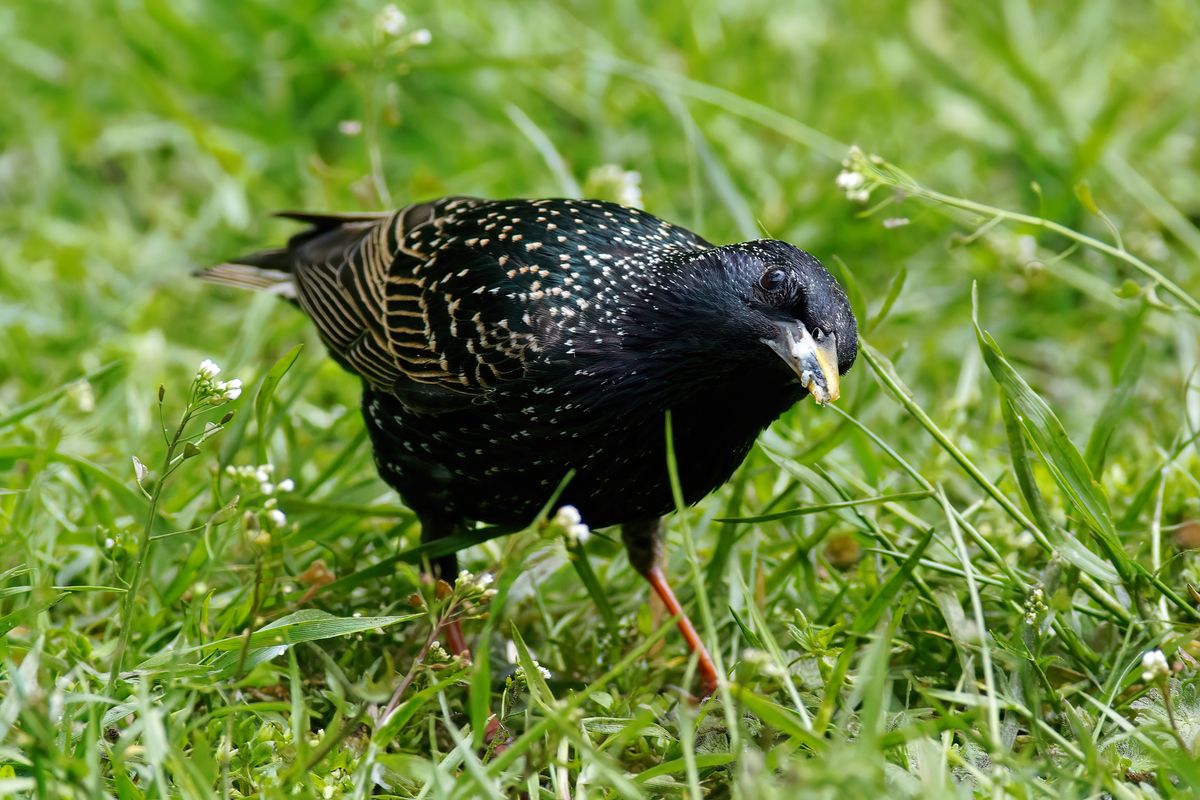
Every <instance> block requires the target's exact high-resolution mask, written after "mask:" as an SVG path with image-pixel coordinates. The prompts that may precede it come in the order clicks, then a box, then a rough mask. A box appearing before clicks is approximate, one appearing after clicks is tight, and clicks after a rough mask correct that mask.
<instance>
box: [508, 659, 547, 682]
mask: <svg viewBox="0 0 1200 800" xmlns="http://www.w3.org/2000/svg"><path fill="white" fill-rule="evenodd" d="M533 668H534V669H536V670H537V671H538V672H540V673H542V677H543V678H545V679H546V680H550V679H551V678H552V677H554V676H553V675H552V674H551V672H550V670H548V669H546V668H545V667H543V666H542V665H541V664H539V663H538V662H537V659H536V658H535V659H533ZM513 678H515V679H516V680H519V681H524V680H525V668H524V667H521V666H518V667H517V668H516V669H515V670H513Z"/></svg>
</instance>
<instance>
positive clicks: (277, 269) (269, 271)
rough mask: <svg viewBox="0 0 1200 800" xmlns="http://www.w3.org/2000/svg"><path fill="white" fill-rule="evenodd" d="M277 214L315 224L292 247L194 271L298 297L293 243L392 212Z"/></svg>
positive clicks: (202, 276)
mask: <svg viewBox="0 0 1200 800" xmlns="http://www.w3.org/2000/svg"><path fill="white" fill-rule="evenodd" d="M275 216H277V217H284V218H285V219H291V220H295V221H297V222H303V223H306V224H308V225H309V226H311V227H309V228H308V229H307V230H304V231H301V232H300V233H298V234H296V236H294V237H292V241H291V242H290V243H289V247H277V248H273V249H271V250H259V251H257V252H255V253H250V254H249V255H244V256H241V257H239V258H234V259H230V260H229V261H227V262H225V263H224V264H217V265H216V266H215V267H209V268H208V269H202V270H197V271H196V272H195V273H193V274H194V275H195V276H196V277H197V278H199V279H200V280H202V281H208V282H209V283H216V284H220V285H222V286H233V287H235V288H238V289H249V290H251V291H257V292H267V293H268V294H275V295H279V296H280V297H284V298H286V299H288V300H295V299H296V284H295V281H294V280H293V276H292V273H293V267H294V266H295V265H294V262H293V260H292V254H291V252H290V246H292V245H298V244H302V243H303V242H305V241H307V240H308V239H312V238H313V237H315V236H319V235H321V234H324V233H327V232H329V231H333V230H337V229H339V228H343V227H347V226H350V225H352V224H353V223H373V222H378V221H379V219H380V218H383V217H387V216H389V214H387V213H360V214H310V213H307V212H302V211H281V212H279V213H277V214H275ZM356 235H357V234H356Z"/></svg>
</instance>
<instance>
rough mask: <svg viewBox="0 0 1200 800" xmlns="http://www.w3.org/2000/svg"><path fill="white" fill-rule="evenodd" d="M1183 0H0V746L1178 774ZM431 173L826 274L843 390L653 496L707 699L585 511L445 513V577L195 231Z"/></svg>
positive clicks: (576, 763)
mask: <svg viewBox="0 0 1200 800" xmlns="http://www.w3.org/2000/svg"><path fill="white" fill-rule="evenodd" d="M400 12H403V13H402V14H401V13H400ZM1198 30H1200V5H1198V4H1196V3H1195V2H1194V0H1147V1H1146V2H1142V3H1117V2H1113V1H1112V0H1094V1H1089V2H1082V1H1080V2H1066V3H1038V4H1034V3H1029V2H1027V0H1002V2H997V3H952V2H948V0H922V1H921V2H916V3H898V2H893V3H878V2H868V0H847V2H844V3H839V4H830V3H823V2H816V1H815V0H810V1H808V2H795V3H785V2H763V0H744V1H743V2H736V3H735V2H724V3H718V2H712V1H711V0H697V2H692V3H686V4H684V3H677V4H671V3H662V4H646V3H635V2H611V3H588V2H577V1H575V0H568V2H561V3H550V2H544V3H543V2H536V1H535V2H517V1H516V0H493V2H489V3H471V2H463V1H462V0H450V1H447V2H432V0H422V1H421V2H413V3H411V4H405V5H403V6H402V7H401V9H399V10H397V9H395V8H394V7H393V8H391V9H389V8H386V7H385V6H384V5H383V3H382V2H367V0H357V1H355V2H346V3H337V4H334V3H324V2H318V1H317V0H291V1H290V2H285V0H247V1H246V2H239V3H218V2H207V3H206V2H195V1H194V0H193V1H192V2H178V3H170V2H164V1H163V0H140V1H139V0H129V1H128V2H126V1H125V0H121V1H119V2H118V0H97V1H96V2H89V3H66V2H58V1H56V0H47V2H18V3H10V4H7V5H5V6H4V7H3V8H0V83H2V85H3V86H4V98H5V100H6V113H5V114H3V115H0V634H2V636H0V796H17V797H33V796H37V797H47V798H76V797H79V798H99V797H117V798H123V799H124V798H141V797H184V798H212V797H224V798H232V797H265V798H274V797H284V796H288V797H291V796H300V797H308V796H311V797H320V798H333V797H368V796H380V797H406V798H407V797H427V798H470V797H505V796H525V797H529V798H584V797H588V798H599V797H643V796H644V797H672V798H674V797H686V798H699V797H708V796H713V797H741V798H775V797H779V798H794V797H806V798H808V797H812V798H843V797H844V798H864V797H897V798H910V797H911V798H942V797H973V796H977V797H989V798H999V797H1006V798H1038V797H1045V798H1074V797H1080V798H1083V797H1112V798H1140V797H1150V798H1158V797H1181V798H1183V797H1196V796H1200V759H1197V757H1196V756H1197V753H1198V751H1200V738H1198V736H1200V674H1198V670H1200V664H1198V662H1197V658H1200V642H1198V641H1197V639H1196V636H1197V633H1198V632H1200V610H1198V602H1200V590H1198V589H1197V588H1196V587H1200V559H1198V556H1197V554H1198V553H1200V550H1197V549H1196V548H1198V547H1200V477H1198V476H1200V441H1198V437H1200V374H1198V369H1197V367H1198V365H1200V300H1198V298H1200V229H1198V228H1197V222H1198V221H1200V144H1198V137H1200V114H1197V109H1200V80H1197V78H1196V76H1197V75H1198V74H1200V45H1198V44H1197V36H1196V32H1197V31H1198ZM851 145H857V146H858V148H861V149H854V150H852V149H851ZM634 173H636V174H634ZM839 175H840V177H839ZM444 194H474V195H480V196H486V197H504V196H530V197H532V196H563V195H582V196H592V197H602V198H605V199H620V200H623V201H625V202H640V203H641V205H642V206H643V207H644V208H646V209H647V210H649V211H651V212H653V213H655V214H657V215H659V216H662V217H665V218H667V219H670V220H672V221H675V222H679V223H681V224H683V225H686V226H688V227H691V228H693V229H695V230H697V231H698V232H700V233H701V234H702V235H704V236H705V237H707V238H709V239H711V240H713V241H717V242H721V243H725V242H732V241H739V240H744V239H749V238H757V237H759V236H762V235H764V234H769V235H770V236H772V237H775V238H779V239H784V240H787V241H790V242H793V243H795V244H797V245H798V246H800V247H803V248H804V249H806V250H809V251H811V252H813V253H814V254H816V255H817V256H818V257H819V258H821V259H822V260H823V261H824V262H825V263H826V264H829V265H830V267H831V269H833V270H834V271H835V273H837V274H838V275H839V276H840V277H841V278H842V280H843V282H844V283H845V284H846V285H847V287H848V288H849V290H850V295H851V299H852V302H853V304H854V307H855V310H856V313H857V315H858V319H859V323H860V330H861V333H862V336H863V343H862V353H861V355H860V357H859V360H858V363H857V364H856V366H855V368H854V369H853V370H852V371H851V372H850V373H849V374H848V375H847V376H845V378H844V379H843V382H842V390H843V397H842V400H841V401H840V402H839V403H838V404H836V405H835V406H831V407H828V408H817V407H815V406H814V405H813V404H812V403H811V402H805V403H802V404H800V406H799V407H797V408H795V409H793V410H792V411H791V412H789V413H788V414H787V415H786V416H785V417H784V418H783V419H781V420H780V421H779V422H777V423H776V424H775V425H774V426H772V427H771V429H770V430H769V431H768V432H767V433H766V434H764V436H763V437H762V438H761V439H760V441H759V443H758V445H757V446H756V448H755V449H754V451H753V452H752V454H751V456H750V458H749V459H748V460H747V461H746V463H745V465H744V466H743V467H742V468H741V469H740V470H739V471H738V473H737V474H736V475H735V477H734V479H733V480H732V481H731V482H730V484H729V485H727V486H725V487H724V488H723V489H721V490H720V491H719V492H717V493H716V494H714V495H713V496H711V497H709V498H707V499H706V500H704V501H703V502H701V503H700V504H698V505H697V506H695V507H694V508H690V509H687V510H685V511H683V512H682V513H679V514H676V515H674V516H673V517H671V518H669V521H668V525H669V530H670V545H671V546H670V567H669V574H671V575H673V576H674V577H675V582H676V588H677V591H678V593H679V595H680V599H681V601H682V602H683V604H684V606H685V608H687V609H689V611H690V613H691V614H692V617H693V619H695V620H696V622H697V625H698V627H699V628H700V631H701V634H702V635H703V636H704V638H705V639H706V641H707V642H708V643H709V646H710V648H711V649H712V651H713V654H714V656H715V657H716V659H717V660H718V662H719V667H720V668H721V669H722V670H723V671H724V674H725V675H726V676H727V681H726V682H725V683H724V684H723V685H722V688H721V690H720V692H719V693H718V695H717V696H716V697H715V698H714V699H712V700H711V701H708V702H706V703H704V704H702V705H699V706H696V705H694V704H692V703H689V702H688V701H687V699H686V697H685V694H686V693H685V691H684V690H685V689H686V688H688V687H691V686H694V678H693V672H694V669H695V665H694V663H691V662H689V659H688V658H687V657H686V653H685V650H684V648H683V646H682V642H681V640H680V637H679V636H678V634H677V633H676V631H675V630H674V628H673V627H672V625H671V620H670V619H668V618H666V617H665V616H664V615H663V614H662V612H661V610H659V609H658V608H656V607H653V606H651V605H650V603H649V601H648V592H647V588H646V586H645V584H644V582H643V581H642V580H641V578H639V577H638V576H637V575H636V574H635V573H634V572H633V571H632V570H630V569H629V567H628V563H627V561H626V558H625V555H624V553H623V551H622V548H621V546H620V541H619V536H617V534H616V532H615V531H603V530H602V531H596V532H594V535H592V536H591V538H590V539H588V540H587V541H586V544H584V545H582V546H578V545H570V546H568V543H567V537H565V536H564V535H563V531H562V530H561V529H560V528H559V527H558V526H556V525H554V524H540V525H538V524H535V525H534V526H532V527H531V528H530V529H529V530H527V531H525V532H522V533H518V534H515V535H513V536H511V537H507V538H498V539H493V540H490V541H485V542H482V543H478V544H476V545H474V546H472V547H470V548H469V549H467V550H466V551H464V552H463V553H462V556H461V560H462V563H463V566H464V567H465V568H466V569H467V570H469V571H470V572H471V573H472V576H469V577H468V578H464V579H463V580H461V581H460V582H459V584H458V585H457V586H456V587H455V589H454V590H453V592H451V593H450V595H449V596H448V597H447V596H442V597H439V596H438V595H439V593H438V592H437V591H436V590H435V589H434V588H433V587H430V586H429V585H427V583H423V582H422V580H421V569H420V563H419V559H418V558H416V557H415V556H414V554H413V552H412V548H414V547H415V546H416V545H417V526H416V521H415V519H414V517H413V515H412V514H411V513H410V512H409V511H408V510H407V509H405V508H404V507H403V506H402V505H401V504H400V503H399V501H398V499H397V498H396V496H395V495H394V493H392V492H391V491H390V490H389V489H388V488H387V487H386V486H385V485H384V484H383V483H382V482H381V481H380V480H379V478H378V477H377V476H376V473H375V469H374V465H373V462H372V459H371V455H370V452H369V447H368V445H367V442H366V434H365V431H364V429H363V425H362V422H361V419H360V418H359V414H358V394H359V385H358V383H357V382H356V380H355V379H354V378H353V377H352V376H350V375H348V374H347V373H345V372H343V371H342V370H340V369H339V368H338V367H337V366H336V365H335V364H334V363H333V362H332V361H330V360H329V359H328V358H327V357H326V356H325V354H324V351H323V349H322V347H321V345H320V343H319V341H318V340H317V338H316V335H315V332H314V329H313V327H312V325H310V324H309V323H308V322H307V321H306V320H305V319H304V317H303V315H302V314H300V313H299V312H297V311H296V310H295V309H293V308H291V307H289V306H288V305H286V304H284V303H281V302H279V301H277V300H275V299H274V298H271V297H265V296H252V295H249V294H245V293H239V292H236V291H232V290H226V289H221V288H217V287H213V286H208V285H204V284H201V283H199V282H198V281H195V280H193V279H192V278H190V277H189V274H190V272H191V271H192V270H193V269H195V268H196V267H199V266H204V265H207V264H211V263H215V262H217V261H219V260H221V259H223V258H226V257H229V256H231V255H236V254H239V253H241V252H244V251H247V250H252V249H255V248H257V247H260V246H266V245H270V244H273V243H276V242H278V241H279V240H281V239H282V237H284V236H286V235H287V234H288V232H289V231H291V230H292V229H293V228H292V227H291V226H290V225H288V224H285V223H284V222H282V221H279V220H274V219H272V218H271V217H270V216H269V213H270V212H271V211H274V210H279V209H285V208H302V209H311V210H318V211H320V210H345V211H350V210H359V209H379V208H388V207H393V206H396V205H400V204H403V203H406V202H409V201H414V200H419V199H427V198H430V197H436V196H440V195H444ZM205 359H212V360H213V361H215V362H216V363H217V364H219V365H220V367H221V368H222V372H221V374H220V376H219V378H218V379H217V380H232V379H238V380H241V381H242V382H243V384H244V387H243V391H242V392H241V394H240V396H239V397H237V398H236V399H233V398H232V397H230V399H229V400H228V401H224V400H218V401H217V402H215V403H213V402H209V401H208V400H207V399H205V398H206V396H205V395H204V391H205V390H204V387H198V384H197V383H196V375H197V370H198V368H199V367H200V365H201V363H202V362H203V361H204V360H205ZM160 387H161V388H160ZM227 394H228V395H230V396H232V395H234V394H237V392H235V391H229V392H228V393H227ZM229 412H232V417H230V416H229ZM484 575H487V576H490V577H491V578H492V579H493V582H492V583H491V584H490V586H486V589H485V584H486V579H485V578H483V577H482V576H484ZM442 594H444V593H442ZM451 613H452V614H458V615H463V616H465V617H466V621H465V622H464V627H465V629H466V632H467V637H468V639H469V640H470V641H471V642H472V644H473V647H474V651H475V661H474V663H464V662H462V661H457V660H452V659H449V658H447V657H446V656H445V654H444V651H443V650H442V648H441V647H440V643H435V638H436V636H435V633H434V631H435V626H436V622H437V620H438V619H439V618H440V617H441V616H443V615H446V614H451ZM1157 651H1161V655H1160V654H1159V652H1157ZM681 687H683V688H681ZM393 698H394V699H395V701H394V702H392V700H393ZM389 707H393V708H394V709H395V711H394V712H393V713H389V714H384V713H383V712H384V711H385V710H386V709H388V708H389Z"/></svg>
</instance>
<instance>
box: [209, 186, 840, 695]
mask: <svg viewBox="0 0 1200 800" xmlns="http://www.w3.org/2000/svg"><path fill="white" fill-rule="evenodd" d="M281 216H284V217H288V218H290V219H294V220H297V221H299V222H303V223H307V224H308V225H309V226H310V227H309V228H308V229H307V230H304V231H303V232H301V233H299V234H297V235H296V236H293V237H292V238H291V240H290V241H289V242H288V244H287V247H284V248H279V249H274V250H265V251H262V252H258V253H254V254H252V255H249V256H245V257H243V258H238V259H234V260H233V261H232V262H230V263H228V264H222V265H219V266H217V267H213V268H212V269H209V270H206V271H204V272H203V273H201V275H202V277H203V278H205V279H207V280H210V281H213V282H216V283H224V284H229V285H234V286H240V287H244V288H253V289H262V290H266V291H269V292H273V293H276V294H279V295H281V296H283V297H285V298H288V299H290V300H293V301H294V302H295V303H297V304H298V305H299V306H300V308H301V309H303V310H304V312H305V313H306V314H308V316H309V317H311V318H312V320H313V321H314V322H315V323H316V325H317V328H318V330H319V331H320V335H321V339H322V340H323V341H324V342H325V345H326V346H327V347H328V349H329V352H330V354H331V355H332V356H333V358H334V359H336V360H337V361H338V363H340V364H341V365H342V366H343V367H345V368H346V369H348V370H350V371H351V372H353V373H356V374H357V375H359V376H361V377H362V380H363V397H362V411H363V416H364V418H365V420H366V425H367V429H368V430H369V431H370V435H371V440H372V443H373V445H374V452H375V462H376V464H377V466H378V469H379V474H380V475H381V476H382V477H383V479H384V480H385V481H386V482H387V483H389V484H390V485H391V486H393V487H394V488H395V489H396V490H397V491H398V492H399V493H400V496H401V497H402V498H403V499H404V501H405V503H407V504H408V506H409V507H411V508H412V509H413V511H414V512H416V514H417V515H418V517H419V518H420V521H421V535H422V540H423V541H429V540H432V539H436V538H439V537H444V536H447V535H450V534H453V533H455V532H457V531H460V530H462V529H464V527H465V526H469V525H471V524H473V523H474V522H477V521H478V522H487V523H494V524H498V525H513V526H522V525H525V524H527V523H528V522H530V521H531V520H532V519H533V517H534V516H535V515H536V514H537V513H538V511H540V510H541V509H542V507H543V506H544V505H545V504H546V503H547V502H548V501H549V499H550V498H551V496H552V495H553V493H554V491H555V490H556V489H557V488H558V487H559V485H560V483H561V482H562V481H563V479H564V477H565V476H566V475H567V474H568V472H569V471H571V470H574V476H573V477H572V478H571V479H570V481H569V482H568V483H567V485H566V488H565V490H564V491H563V493H562V495H561V497H560V502H561V503H562V504H564V505H565V504H570V505H573V506H575V507H576V508H577V509H578V510H579V512H580V514H581V515H582V518H583V520H584V522H586V523H587V524H588V525H590V526H591V527H593V528H601V527H604V526H608V525H615V524H620V525H621V526H622V538H623V539H624V542H625V547H626V549H627V551H628V554H629V560H630V563H631V564H632V565H633V567H634V568H635V569H636V570H637V571H638V572H640V573H641V574H642V575H643V576H645V577H646V579H647V580H648V581H649V582H650V584H651V585H652V586H653V588H654V590H655V591H656V592H657V593H658V594H659V595H660V597H661V598H662V600H663V601H664V604H665V605H666V607H667V609H668V610H669V611H670V612H671V613H672V614H675V615H678V617H679V627H680V629H681V631H682V632H683V634H684V636H685V638H686V639H687V641H688V644H689V645H690V646H691V647H692V648H693V649H694V650H696V651H698V653H699V659H700V661H699V664H700V669H701V677H702V680H703V684H704V689H705V691H706V693H711V692H712V691H713V689H714V687H715V686H716V682H717V676H716V670H715V669H714V667H713V664H712V661H711V660H710V658H709V656H708V653H707V652H706V651H705V649H704V646H703V644H702V643H701V641H700V638H699V637H698V636H697V635H696V632H695V630H694V629H693V628H692V625H691V622H690V621H689V620H688V618H687V616H686V615H685V614H684V613H683V611H682V609H681V608H680V607H679V604H678V602H677V601H676V600H675V597H674V596H673V594H672V592H671V589H670V587H669V585H668V584H667V581H666V579H665V577H664V576H663V573H662V572H661V570H660V567H659V561H660V552H661V538H662V537H661V523H660V518H661V517H662V516H663V515H664V514H667V513H668V512H670V511H672V510H673V509H674V505H675V504H674V502H673V500H672V495H671V488H670V481H669V477H668V470H667V450H666V437H665V433H664V431H665V417H666V414H667V412H668V411H669V412H671V416H672V428H673V432H674V441H673V447H674V451H675V455H676V458H677V463H678V476H679V481H680V484H681V488H682V492H683V499H684V500H685V501H686V502H687V503H689V504H690V503H695V502H697V501H698V500H700V499H701V498H703V497H704V496H705V495H707V494H708V493H709V492H711V491H712V490H713V489H715V488H716V487H718V486H720V485H721V484H722V483H724V482H725V481H726V480H727V479H728V478H729V476H730V475H731V474H732V473H733V471H734V470H735V469H736V468H737V466H738V465H739V464H741V462H742V460H743V459H744V458H745V457H746V454H747V453H748V452H749V450H750V447H751V446H752V445H753V443H754V440H755V438H756V437H757V436H758V434H759V433H760V432H761V431H762V430H763V429H764V428H765V427H766V426H767V425H769V424H770V423H771V422H772V421H773V420H775V419H776V418H777V417H778V416H779V415H780V414H782V413H783V412H784V411H786V410H787V409H788V408H790V407H791V406H792V405H793V404H795V403H796V402H798V401H799V400H801V399H803V398H804V396H805V395H812V396H813V399H814V400H815V401H816V402H818V403H826V402H830V401H832V400H836V399H837V397H838V393H839V388H838V387H839V375H840V374H842V373H845V372H846V370H848V369H849V368H850V366H851V364H853V363H854V359H855V356H856V354H857V351H858V330H857V325H856V323H855V319H854V316H853V314H852V313H851V310H850V305H849V303H848V302H847V300H846V294H845V292H844V291H843V290H842V288H841V287H840V286H839V285H838V283H837V282H836V281H835V280H834V278H833V277H832V276H831V275H830V274H829V272H828V271H827V270H826V269H825V268H824V267H823V266H822V265H821V263H820V262H819V261H818V260H817V259H816V258H814V257H813V256H811V255H809V254H808V253H806V252H804V251H803V250H799V249H797V248H795V247H793V246H792V245H790V244H786V243H784V242H779V241H773V240H766V239H764V240H758V241H752V242H744V243H741V244H732V245H727V246H724V247H714V246H713V245H711V244H709V243H708V242H706V241H705V240H704V239H701V238H700V237H699V236H697V235H696V234H694V233H691V232H690V231H687V230H685V229H683V228H680V227H678V226H676V225H672V224H671V223H669V222H665V221H663V220H661V219H658V218H656V217H654V216H651V215H650V214H647V213H645V212H643V211H639V210H638V209H635V208H626V207H624V206H619V205H615V204H612V203H605V202H598V201H592V200H495V201H492V200H480V199H476V198H470V197H448V198H443V199H440V200H434V201H432V202H428V203H420V204H416V205H411V206H407V207H405V208H402V209H399V210H398V211H393V212H388V213H378V214H346V215H323V214H302V213H285V214H282V215H281ZM434 568H435V571H436V572H437V573H438V574H440V575H444V576H447V577H448V578H449V579H451V580H452V579H453V576H454V575H455V574H457V563H456V560H455V557H454V556H453V555H451V556H448V557H446V558H443V559H440V560H438V561H437V562H436V563H435V564H434ZM449 633H450V636H449V637H448V638H450V640H451V641H450V644H451V645H452V646H453V647H454V649H455V650H459V649H461V648H462V646H463V642H462V637H461V632H459V631H457V630H454V631H450V632H449Z"/></svg>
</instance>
